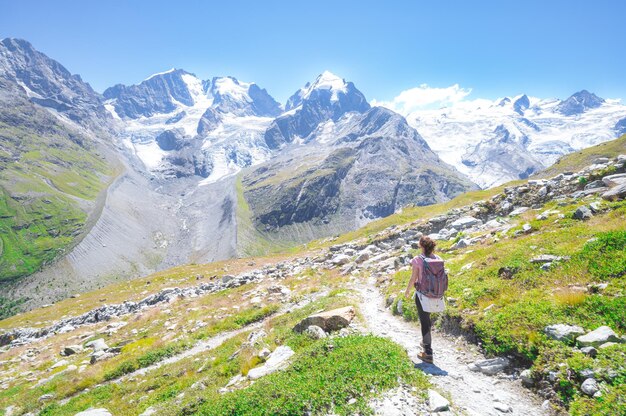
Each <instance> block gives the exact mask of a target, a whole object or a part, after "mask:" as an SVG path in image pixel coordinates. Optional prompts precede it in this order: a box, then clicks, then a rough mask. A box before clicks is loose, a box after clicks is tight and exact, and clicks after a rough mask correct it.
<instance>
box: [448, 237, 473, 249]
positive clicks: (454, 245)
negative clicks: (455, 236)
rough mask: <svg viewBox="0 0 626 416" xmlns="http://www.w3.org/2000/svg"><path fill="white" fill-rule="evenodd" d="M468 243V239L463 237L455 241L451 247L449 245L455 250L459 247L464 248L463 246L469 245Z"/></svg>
mask: <svg viewBox="0 0 626 416" xmlns="http://www.w3.org/2000/svg"><path fill="white" fill-rule="evenodd" d="M469 245H470V242H469V240H466V239H464V238H461V239H460V240H459V241H457V242H456V243H454V244H453V245H452V247H451V248H452V250H457V249H459V248H465V247H467V246H469Z"/></svg>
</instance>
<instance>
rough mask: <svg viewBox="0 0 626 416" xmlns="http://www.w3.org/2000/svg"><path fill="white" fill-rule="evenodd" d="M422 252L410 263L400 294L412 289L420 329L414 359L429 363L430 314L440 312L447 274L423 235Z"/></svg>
mask: <svg viewBox="0 0 626 416" xmlns="http://www.w3.org/2000/svg"><path fill="white" fill-rule="evenodd" d="M419 246H420V248H421V249H422V253H421V254H420V255H419V256H415V257H414V258H413V259H412V260H411V265H412V266H413V273H412V274H411V280H409V284H408V286H407V288H406V291H405V293H404V296H405V297H407V298H408V297H409V295H410V293H411V288H415V305H416V306H417V312H418V315H419V319H420V326H421V328H422V344H421V345H422V349H423V351H422V352H420V353H419V354H418V355H417V358H419V359H420V360H422V361H423V362H426V363H430V364H432V362H433V348H432V336H431V326H432V323H431V320H430V313H431V312H442V311H443V310H444V308H445V304H444V302H443V294H444V292H445V291H446V290H447V289H448V275H447V274H446V270H445V268H444V264H443V260H442V259H441V257H439V256H437V255H435V254H434V251H435V246H436V243H435V242H434V241H433V240H432V239H431V238H430V237H427V236H423V237H422V238H420V241H419Z"/></svg>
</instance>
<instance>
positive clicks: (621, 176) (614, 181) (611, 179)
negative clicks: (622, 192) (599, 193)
mask: <svg viewBox="0 0 626 416" xmlns="http://www.w3.org/2000/svg"><path fill="white" fill-rule="evenodd" d="M602 182H603V183H604V185H606V186H609V187H611V188H612V187H614V186H618V185H621V184H623V183H626V173H618V174H615V175H609V176H605V177H604V178H602Z"/></svg>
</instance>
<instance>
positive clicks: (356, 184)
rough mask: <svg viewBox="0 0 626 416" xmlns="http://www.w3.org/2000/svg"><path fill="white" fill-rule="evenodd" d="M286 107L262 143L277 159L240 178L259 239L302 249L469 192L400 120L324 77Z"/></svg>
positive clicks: (353, 90) (341, 83) (337, 80)
mask: <svg viewBox="0 0 626 416" xmlns="http://www.w3.org/2000/svg"><path fill="white" fill-rule="evenodd" d="M287 107H288V108H291V110H289V111H287V113H286V114H284V115H283V116H281V117H279V118H277V119H276V120H275V121H274V122H273V123H272V124H271V125H270V127H269V128H268V130H267V133H266V135H265V137H266V140H267V141H268V146H269V147H277V148H280V149H281V150H280V154H279V155H278V156H277V157H275V158H273V159H271V160H270V161H268V162H265V163H263V164H261V165H259V167H257V168H254V169H250V170H248V171H246V172H245V173H244V176H243V187H244V188H243V197H244V198H245V199H246V202H247V204H249V206H250V209H251V211H252V214H251V215H252V217H253V218H252V221H253V223H254V224H255V226H256V228H257V229H258V230H259V231H261V233H262V234H263V237H264V238H269V239H270V240H284V239H287V240H293V241H297V242H304V241H306V240H307V239H312V238H317V237H320V236H323V235H329V234H335V233H337V232H341V231H347V230H350V229H354V228H355V227H358V226H361V225H363V224H365V223H367V222H369V221H371V220H372V219H375V218H380V217H384V216H387V215H390V214H392V213H394V212H396V211H397V210H399V209H401V208H402V207H403V206H405V205H407V204H417V205H427V204H432V203H436V202H439V201H442V200H445V199H448V198H450V197H452V196H455V195H458V194H459V193H461V192H463V191H465V190H468V189H471V188H472V184H471V182H470V181H468V180H467V179H465V178H463V177H462V175H460V174H459V173H458V172H456V171H455V170H454V169H453V168H451V167H450V166H448V165H446V164H445V163H443V162H442V161H441V160H440V159H439V158H438V157H437V156H436V155H435V154H434V153H433V152H432V151H431V150H430V148H429V146H428V144H426V142H425V141H424V140H423V139H422V138H421V137H420V135H419V134H418V133H417V132H416V131H415V130H414V129H413V128H411V127H410V126H409V125H408V124H407V123H406V120H405V119H404V118H403V117H402V116H400V115H399V114H396V113H393V112H392V111H390V110H386V109H383V108H380V107H375V108H370V107H369V105H368V104H367V102H366V101H365V100H364V97H363V94H362V93H361V92H360V91H358V90H357V89H356V88H355V87H354V85H353V84H352V83H347V82H345V81H343V80H341V79H340V78H338V77H336V76H333V75H332V74H330V73H328V72H326V73H324V74H322V75H320V76H319V77H318V78H317V80H316V81H315V82H314V83H312V84H307V86H305V87H304V88H302V89H300V90H299V91H298V92H296V94H294V95H293V96H292V98H290V100H289V101H288V105H287Z"/></svg>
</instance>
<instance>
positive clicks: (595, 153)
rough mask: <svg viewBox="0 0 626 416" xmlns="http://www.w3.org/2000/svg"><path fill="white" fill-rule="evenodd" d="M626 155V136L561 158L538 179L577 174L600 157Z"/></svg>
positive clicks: (539, 174) (538, 175) (540, 174)
mask: <svg viewBox="0 0 626 416" xmlns="http://www.w3.org/2000/svg"><path fill="white" fill-rule="evenodd" d="M620 154H622V155H623V154H626V135H624V136H622V137H620V138H619V139H616V140H612V141H610V142H605V143H600V144H599V145H597V146H592V147H589V148H587V149H583V150H580V151H578V152H574V153H570V154H569V155H565V156H563V157H561V158H560V159H559V160H557V161H556V163H555V164H554V165H552V166H550V167H549V168H547V169H545V170H544V171H542V172H539V173H538V174H537V175H536V177H537V178H550V177H552V176H556V175H558V174H559V173H563V172H577V171H579V170H580V169H582V168H584V167H585V166H589V165H591V164H593V162H594V161H595V160H596V159H598V158H600V157H615V156H617V155H620Z"/></svg>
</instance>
